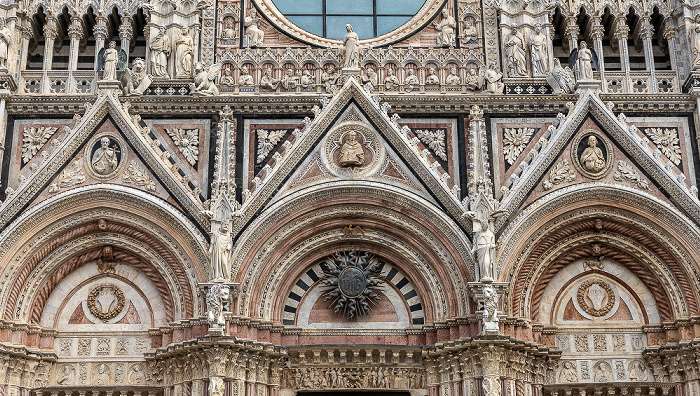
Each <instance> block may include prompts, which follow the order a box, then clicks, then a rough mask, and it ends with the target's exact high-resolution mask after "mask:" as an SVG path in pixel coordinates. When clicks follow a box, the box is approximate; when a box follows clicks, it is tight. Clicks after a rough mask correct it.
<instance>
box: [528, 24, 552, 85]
mask: <svg viewBox="0 0 700 396" xmlns="http://www.w3.org/2000/svg"><path fill="white" fill-rule="evenodd" d="M548 42H549V41H548V40H547V36H545V34H544V33H542V25H540V24H539V23H538V24H536V25H535V32H534V34H533V35H532V38H531V39H530V44H531V47H532V51H531V57H532V73H533V74H534V75H536V76H543V75H545V74H547V72H548V71H549V54H548V50H549V48H548V45H547V44H548Z"/></svg>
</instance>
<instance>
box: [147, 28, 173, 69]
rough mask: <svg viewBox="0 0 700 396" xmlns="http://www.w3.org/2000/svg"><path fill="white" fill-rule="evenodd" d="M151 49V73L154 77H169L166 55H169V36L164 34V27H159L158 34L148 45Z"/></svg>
mask: <svg viewBox="0 0 700 396" xmlns="http://www.w3.org/2000/svg"><path fill="white" fill-rule="evenodd" d="M149 48H150V50H151V74H152V75H153V77H155V78H167V79H169V78H170V74H169V73H168V57H169V56H170V51H171V47H170V37H168V35H167V34H165V28H164V27H162V26H161V27H160V28H159V29H158V34H157V35H156V37H154V38H153V40H152V41H151V44H150V45H149Z"/></svg>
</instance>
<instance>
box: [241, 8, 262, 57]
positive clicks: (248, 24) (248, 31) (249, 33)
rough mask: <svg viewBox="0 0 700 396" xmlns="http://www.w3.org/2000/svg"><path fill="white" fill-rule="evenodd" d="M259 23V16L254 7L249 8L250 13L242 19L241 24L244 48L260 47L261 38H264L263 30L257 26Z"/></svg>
mask: <svg viewBox="0 0 700 396" xmlns="http://www.w3.org/2000/svg"><path fill="white" fill-rule="evenodd" d="M259 23H260V17H259V16H258V14H257V12H256V11H255V8H252V9H251V10H250V14H249V15H248V16H247V17H246V18H245V19H244V20H243V26H244V27H245V40H246V43H245V44H244V46H245V47H246V48H256V47H262V44H263V39H264V38H265V32H263V31H262V29H260V27H258V24H259Z"/></svg>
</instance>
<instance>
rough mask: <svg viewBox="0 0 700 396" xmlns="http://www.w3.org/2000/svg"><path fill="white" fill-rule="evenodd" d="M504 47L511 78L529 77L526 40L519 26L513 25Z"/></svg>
mask: <svg viewBox="0 0 700 396" xmlns="http://www.w3.org/2000/svg"><path fill="white" fill-rule="evenodd" d="M503 46H504V47H505V49H506V60H507V61H508V71H509V72H508V75H509V76H511V77H526V76H527V60H526V57H525V39H523V36H522V35H521V34H520V32H518V26H517V25H512V26H511V27H510V33H508V35H507V36H506V38H505V40H504V43H503Z"/></svg>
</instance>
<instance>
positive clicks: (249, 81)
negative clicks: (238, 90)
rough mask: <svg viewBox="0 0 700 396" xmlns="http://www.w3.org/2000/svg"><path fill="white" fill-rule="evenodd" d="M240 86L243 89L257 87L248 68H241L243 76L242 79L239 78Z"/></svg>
mask: <svg viewBox="0 0 700 396" xmlns="http://www.w3.org/2000/svg"><path fill="white" fill-rule="evenodd" d="M238 85H239V86H241V87H252V86H254V85H255V81H253V76H251V75H250V74H248V68H247V67H241V75H240V77H238Z"/></svg>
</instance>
